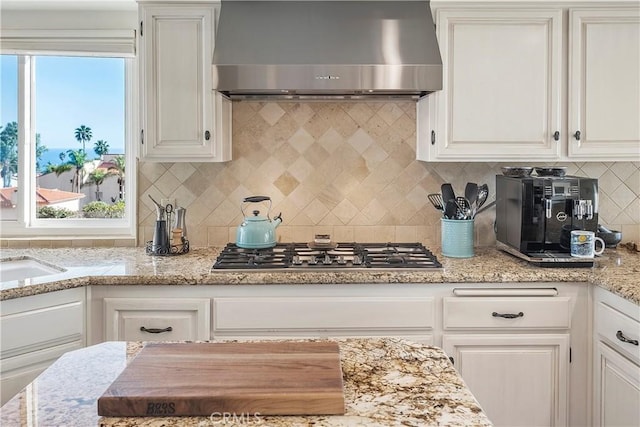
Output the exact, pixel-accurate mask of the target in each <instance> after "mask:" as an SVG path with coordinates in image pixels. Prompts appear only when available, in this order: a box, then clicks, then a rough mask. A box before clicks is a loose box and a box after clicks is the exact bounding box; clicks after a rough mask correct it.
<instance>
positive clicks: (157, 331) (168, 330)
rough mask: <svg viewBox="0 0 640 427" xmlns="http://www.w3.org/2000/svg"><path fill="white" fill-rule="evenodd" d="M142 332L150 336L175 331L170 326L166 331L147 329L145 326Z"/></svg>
mask: <svg viewBox="0 0 640 427" xmlns="http://www.w3.org/2000/svg"><path fill="white" fill-rule="evenodd" d="M140 330H141V331H142V332H149V333H150V334H161V333H163V332H171V331H173V328H172V327H171V326H168V327H166V328H164V329H159V328H145V327H144V326H140Z"/></svg>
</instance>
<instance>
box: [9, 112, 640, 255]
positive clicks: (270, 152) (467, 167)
mask: <svg viewBox="0 0 640 427" xmlns="http://www.w3.org/2000/svg"><path fill="white" fill-rule="evenodd" d="M415 114H416V113H415V103H413V102H409V101H403V102H366V103H358V102H355V103H353V102H346V103H335V102H309V103H296V102H282V103H273V102H246V101H243V102H234V104H233V160H232V161H231V162H226V163H215V164H214V163H175V164H173V163H140V166H139V170H138V172H139V180H138V184H139V187H138V194H139V204H138V210H139V213H138V225H139V236H138V244H139V245H142V244H143V242H144V240H145V239H151V236H152V233H153V224H154V221H155V209H154V208H153V204H152V203H151V201H150V200H149V199H148V196H147V194H151V195H153V196H154V197H156V196H157V197H170V196H172V197H175V198H177V200H178V204H179V205H181V206H184V207H186V208H187V220H188V226H189V231H190V241H191V244H192V246H193V245H221V244H223V243H226V241H233V240H234V239H235V227H236V226H237V225H238V224H239V223H240V221H242V214H241V212H240V201H241V200H242V199H243V198H244V197H246V196H249V195H256V194H264V195H268V196H270V197H271V198H272V199H273V202H274V206H273V213H274V214H276V213H277V212H280V211H282V215H283V218H284V222H283V225H282V226H281V227H279V228H278V236H279V239H280V240H281V241H292V240H297V241H304V240H305V239H311V238H312V237H313V235H314V234H315V233H317V230H320V229H323V230H324V229H326V230H331V231H332V233H333V236H334V238H335V239H336V240H342V241H353V240H359V241H380V240H398V239H401V238H402V239H403V240H404V238H409V237H411V236H415V237H413V238H414V239H417V240H418V241H421V242H423V243H425V244H428V245H431V246H434V245H439V241H440V214H439V212H437V211H436V210H435V209H434V208H433V207H432V206H431V204H430V203H429V202H428V201H427V194H429V193H437V192H439V191H440V185H441V184H442V183H443V182H451V183H452V184H453V186H454V188H455V190H456V192H462V191H463V190H464V186H465V184H466V182H467V181H473V182H477V183H487V184H488V185H489V188H490V196H489V200H488V202H490V201H491V200H493V199H494V197H495V195H494V192H495V175H496V174H499V173H501V171H500V167H501V166H502V165H503V164H501V163H498V162H472V163H425V162H419V161H416V160H415V138H416V137H415V132H416V128H415ZM522 165H525V166H529V165H532V164H531V163H526V162H525V163H522ZM558 165H562V166H566V167H567V168H568V173H569V174H576V175H581V176H591V177H595V178H598V179H599V180H600V195H601V197H600V218H601V223H603V224H605V225H615V227H617V228H616V229H621V231H623V233H624V240H625V241H626V240H627V238H629V239H636V240H638V235H639V234H640V232H639V231H638V229H639V227H640V225H639V224H640V197H639V196H640V162H607V163H605V162H575V163H571V162H569V163H558ZM533 166H535V165H533ZM494 218H495V210H493V209H491V210H488V211H487V212H485V213H483V214H482V216H479V217H478V218H477V219H476V229H475V233H476V244H477V245H493V244H494V243H495V237H494V234H493V220H494ZM193 233H198V236H197V237H195V238H194V239H192V238H191V235H193ZM2 244H3V245H5V243H4V242H2ZM114 244H117V243H116V242H114ZM8 245H9V243H6V246H5V247H7V246H8Z"/></svg>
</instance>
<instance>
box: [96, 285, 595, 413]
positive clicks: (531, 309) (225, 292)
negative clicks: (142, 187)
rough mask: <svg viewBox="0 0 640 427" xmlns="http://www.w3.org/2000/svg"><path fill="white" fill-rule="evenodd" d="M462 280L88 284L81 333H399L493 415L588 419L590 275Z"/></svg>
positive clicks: (219, 336)
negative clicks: (579, 279)
mask: <svg viewBox="0 0 640 427" xmlns="http://www.w3.org/2000/svg"><path fill="white" fill-rule="evenodd" d="M464 288H465V289H461V288H460V287H459V286H456V285H455V284H428V283H422V284H417V283H413V284H404V283H393V284H384V283H380V284H341V285H331V284H324V285H317V284H314V285H304V284H289V285H275V284H273V285H215V286H127V287H124V286H94V287H92V288H91V293H90V298H89V301H90V307H91V313H90V322H91V325H92V327H91V336H90V342H91V343H98V342H102V341H104V340H113V339H118V340H143V341H161V340H166V341H171V340H183V339H187V340H206V339H213V340H252V339H261V340H267V339H303V338H338V337H396V338H403V339H408V340H412V341H417V342H422V343H426V344H432V345H435V346H438V347H442V348H444V350H445V351H446V352H447V353H448V355H449V356H451V357H452V358H453V360H454V362H455V364H454V366H455V367H456V368H457V369H458V370H459V371H460V373H461V375H462V377H463V379H464V380H465V381H466V382H467V383H468V385H469V387H470V389H471V390H472V392H473V393H474V394H475V395H476V397H477V398H478V400H479V402H480V404H481V406H483V408H484V409H485V410H486V412H487V414H488V415H489V418H490V419H491V420H492V421H493V422H494V423H495V424H496V425H511V426H515V425H530V426H534V425H535V426H541V425H588V424H589V419H588V416H587V415H586V414H587V413H588V409H587V406H588V401H589V396H590V391H589V379H588V375H587V373H588V372H589V369H590V368H589V366H590V363H591V354H590V352H589V333H588V328H589V318H590V317H589V313H588V307H589V300H588V299H589V292H588V285H587V284H586V283H527V284H524V283H523V284H513V283H511V284H509V283H473V284H465V285H464ZM478 292H479V293H480V294H481V295H482V296H477V293H478ZM463 295H464V296H463ZM494 313H495V315H494ZM520 313H522V314H520ZM142 327H144V328H145V329H147V331H141V328H142ZM169 327H171V331H167V328H169ZM148 329H157V330H158V331H157V332H158V333H155V334H154V333H150V332H148ZM154 332H155V331H154ZM570 350H572V354H573V357H572V360H571V361H570V360H569V359H570V357H569V354H570Z"/></svg>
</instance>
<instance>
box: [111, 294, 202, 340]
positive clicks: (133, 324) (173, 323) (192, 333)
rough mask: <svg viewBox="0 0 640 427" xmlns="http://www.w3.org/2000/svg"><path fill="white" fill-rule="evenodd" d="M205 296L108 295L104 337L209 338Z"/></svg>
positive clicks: (131, 338) (112, 338) (130, 338)
mask: <svg viewBox="0 0 640 427" xmlns="http://www.w3.org/2000/svg"><path fill="white" fill-rule="evenodd" d="M209 304H210V302H209V299H206V298H184V299H170V298H105V299H104V313H105V338H106V340H117V341H174V340H208V339H210V309H209Z"/></svg>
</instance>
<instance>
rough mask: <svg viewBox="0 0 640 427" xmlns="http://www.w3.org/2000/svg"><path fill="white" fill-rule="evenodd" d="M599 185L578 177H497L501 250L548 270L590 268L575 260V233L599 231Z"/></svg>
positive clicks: (587, 263)
mask: <svg viewBox="0 0 640 427" xmlns="http://www.w3.org/2000/svg"><path fill="white" fill-rule="evenodd" d="M597 229H598V181H597V180H596V179H592V178H584V177H578V176H525V177H510V176H504V175H497V176H496V222H495V231H496V241H497V246H498V248H499V249H501V250H504V251H506V252H509V253H511V254H513V255H516V256H518V257H520V258H523V259H526V260H527V261H530V262H531V263H533V264H536V265H540V266H544V267H590V266H592V265H593V260H592V259H584V258H572V257H571V254H570V236H571V231H572V230H588V231H594V232H595V231H597Z"/></svg>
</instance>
